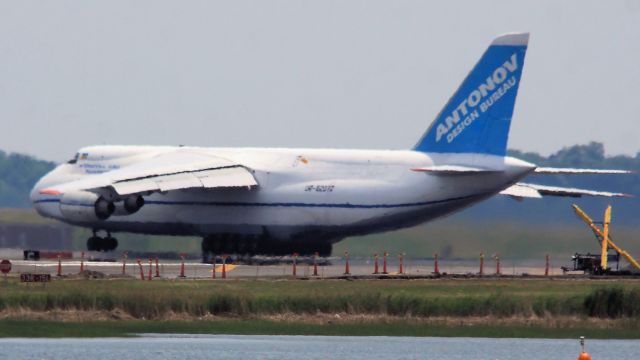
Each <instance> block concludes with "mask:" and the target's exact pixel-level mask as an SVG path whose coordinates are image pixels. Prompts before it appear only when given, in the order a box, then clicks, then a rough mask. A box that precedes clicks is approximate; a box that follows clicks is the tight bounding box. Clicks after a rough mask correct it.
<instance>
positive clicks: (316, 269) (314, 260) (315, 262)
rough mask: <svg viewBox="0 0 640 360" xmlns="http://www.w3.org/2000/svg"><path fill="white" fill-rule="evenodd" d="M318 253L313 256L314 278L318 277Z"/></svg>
mask: <svg viewBox="0 0 640 360" xmlns="http://www.w3.org/2000/svg"><path fill="white" fill-rule="evenodd" d="M318 255H319V254H318V253H317V252H316V253H314V254H313V276H318Z"/></svg>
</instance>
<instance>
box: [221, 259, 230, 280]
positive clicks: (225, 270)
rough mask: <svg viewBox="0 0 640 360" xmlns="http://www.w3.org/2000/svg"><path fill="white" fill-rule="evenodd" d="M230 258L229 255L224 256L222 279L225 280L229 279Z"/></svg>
mask: <svg viewBox="0 0 640 360" xmlns="http://www.w3.org/2000/svg"><path fill="white" fill-rule="evenodd" d="M228 257H229V256H228V255H223V256H222V278H223V279H226V278H227V258H228Z"/></svg>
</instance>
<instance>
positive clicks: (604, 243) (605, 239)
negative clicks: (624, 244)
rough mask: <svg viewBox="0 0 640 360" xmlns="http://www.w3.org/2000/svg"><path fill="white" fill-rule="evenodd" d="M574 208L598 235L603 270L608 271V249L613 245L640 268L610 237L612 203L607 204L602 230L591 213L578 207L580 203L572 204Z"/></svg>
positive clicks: (635, 266) (634, 265)
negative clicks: (591, 216)
mask: <svg viewBox="0 0 640 360" xmlns="http://www.w3.org/2000/svg"><path fill="white" fill-rule="evenodd" d="M572 207H573V210H574V211H575V212H576V214H577V215H578V216H579V217H580V218H581V219H582V220H583V221H584V222H585V223H586V224H587V226H589V227H590V228H591V230H592V231H593V233H594V234H595V235H596V238H597V239H598V240H599V241H600V245H601V248H602V253H601V254H600V256H601V257H600V267H601V268H602V271H606V269H607V251H608V248H609V247H611V248H612V249H613V250H615V251H616V252H617V253H618V254H620V255H622V257H624V258H625V259H626V260H627V261H628V262H629V264H631V266H633V267H634V268H636V269H638V270H640V264H639V263H638V262H637V261H636V259H634V258H633V257H632V256H631V255H630V254H629V253H628V252H626V251H624V250H623V249H621V248H620V247H619V246H618V245H616V244H615V243H614V242H613V241H611V238H610V237H609V225H610V223H611V205H609V206H607V209H606V210H605V212H604V223H603V224H602V230H600V228H599V227H598V226H597V225H596V224H595V223H594V222H593V220H591V218H590V217H589V215H587V213H585V212H584V211H583V210H582V209H580V208H579V207H578V205H576V204H573V205H572Z"/></svg>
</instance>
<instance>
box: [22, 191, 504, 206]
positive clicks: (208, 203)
mask: <svg viewBox="0 0 640 360" xmlns="http://www.w3.org/2000/svg"><path fill="white" fill-rule="evenodd" d="M491 194H493V193H492V192H485V193H480V194H473V195H467V196H459V197H453V198H448V199H442V200H432V201H421V202H413V203H399V204H351V203H338V204H331V203H298V202H273V203H269V202H264V203H262V202H236V201H161V200H146V201H145V205H191V206H242V207H307V208H342V209H385V208H403V207H416V206H425V205H433V204H440V203H445V202H450V201H460V200H467V199H472V198H477V197H482V196H488V195H491ZM56 202H60V199H40V200H36V201H34V203H56Z"/></svg>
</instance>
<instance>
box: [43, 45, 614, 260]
mask: <svg viewBox="0 0 640 360" xmlns="http://www.w3.org/2000/svg"><path fill="white" fill-rule="evenodd" d="M528 40H529V34H527V33H519V34H507V35H503V36H499V37H497V38H496V39H495V40H494V41H493V42H492V43H491V45H490V46H489V47H488V49H487V50H486V51H485V53H484V54H483V56H482V57H481V59H480V61H479V62H478V63H477V64H476V65H475V67H474V68H473V70H472V71H471V72H470V73H469V75H468V76H467V77H466V79H465V80H464V81H463V82H462V85H461V86H460V87H459V89H458V90H457V91H456V92H455V93H454V95H453V97H452V98H451V99H450V100H449V102H448V103H447V104H446V105H445V107H444V109H443V110H442V112H441V113H440V114H439V115H438V116H437V117H436V119H435V121H434V122H433V123H432V124H431V126H430V127H429V128H428V130H427V131H426V132H425V133H424V135H423V136H422V138H421V139H420V140H419V141H418V143H417V144H416V145H415V146H414V147H413V148H412V149H410V150H400V151H395V150H394V151H391V150H389V151H385V150H371V151H367V150H335V149H280V148H203V147H186V146H185V147H170V146H90V147H85V148H82V149H80V150H79V151H78V153H77V154H76V156H75V157H74V158H73V159H72V160H70V161H69V162H68V163H66V164H62V165H59V166H58V167H57V168H56V169H54V170H53V171H51V172H50V173H49V174H47V175H46V176H44V177H43V178H42V179H41V180H40V181H39V182H38V183H37V184H36V185H35V187H34V189H33V191H32V194H31V198H32V201H33V204H34V206H35V208H36V209H37V211H38V212H39V213H40V214H42V215H43V216H47V217H52V218H55V219H59V220H61V221H64V222H67V223H70V224H74V225H78V226H84V227H87V228H90V229H93V230H94V236H92V237H91V238H89V239H88V241H87V247H88V249H89V250H102V251H109V250H113V249H115V248H116V247H117V240H116V239H115V238H114V237H112V236H111V233H112V232H136V233H145V234H168V235H196V236H202V237H203V241H202V249H203V252H204V253H210V252H214V253H217V254H220V253H222V252H225V253H247V254H276V255H277V254H291V253H293V252H298V253H300V254H301V255H305V254H313V253H314V252H316V251H317V252H319V253H320V254H322V255H328V254H330V253H331V247H332V244H333V243H335V242H337V241H340V240H341V239H343V238H345V237H348V236H357V235H365V234H371V233H376V232H384V231H390V230H395V229H400V228H404V227H410V226H414V225H417V224H420V223H423V222H426V221H429V220H432V219H434V218H438V217H441V216H444V215H447V214H450V213H452V212H455V211H457V210H460V209H462V208H464V207H467V206H470V205H472V204H474V203H477V202H479V201H482V200H485V199H487V198H489V197H491V196H494V195H496V194H504V195H509V196H512V197H514V198H518V199H522V198H527V197H532V198H540V197H542V196H544V195H553V196H574V197H575V196H582V195H592V196H625V195H624V194H618V193H609V192H598V191H591V190H583V189H571V188H561V187H551V186H541V185H536V184H530V183H520V182H519V181H520V180H522V179H523V178H525V177H526V176H528V175H530V174H532V173H537V174H543V173H552V174H559V173H567V174H572V173H577V174H580V173H624V171H616V170H585V169H553V168H537V167H536V166H535V165H534V164H531V163H528V162H525V161H522V160H519V159H516V158H513V157H509V156H506V149H507V138H508V134H509V127H510V124H511V118H512V115H513V109H514V104H515V100H516V94H517V91H518V86H519V84H520V78H521V75H522V68H523V65H524V59H525V53H526V50H527V45H528ZM99 231H105V232H106V233H107V236H106V237H100V236H98V235H97V234H98V232H99Z"/></svg>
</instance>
